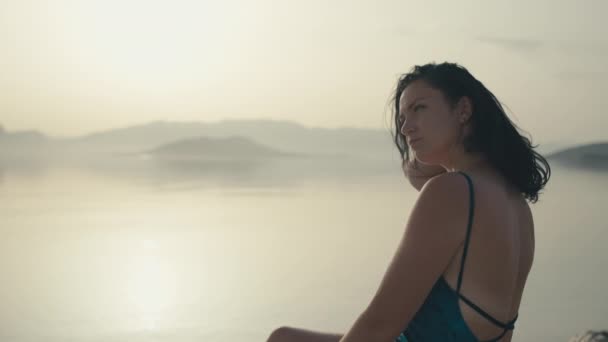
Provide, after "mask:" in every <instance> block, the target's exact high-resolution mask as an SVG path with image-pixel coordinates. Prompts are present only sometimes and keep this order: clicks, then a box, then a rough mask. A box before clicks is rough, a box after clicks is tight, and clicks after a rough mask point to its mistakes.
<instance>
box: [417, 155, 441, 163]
mask: <svg viewBox="0 0 608 342" xmlns="http://www.w3.org/2000/svg"><path fill="white" fill-rule="evenodd" d="M416 159H418V161H419V162H420V163H421V164H424V165H437V166H439V165H441V160H439V159H438V158H433V157H432V156H430V155H428V154H425V153H420V152H418V153H416Z"/></svg>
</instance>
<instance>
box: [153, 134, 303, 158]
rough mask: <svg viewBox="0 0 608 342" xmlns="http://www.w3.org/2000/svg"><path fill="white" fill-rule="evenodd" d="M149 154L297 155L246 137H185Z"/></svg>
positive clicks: (221, 156)
mask: <svg viewBox="0 0 608 342" xmlns="http://www.w3.org/2000/svg"><path fill="white" fill-rule="evenodd" d="M147 154H149V155H152V156H154V157H159V158H163V159H172V160H175V159H179V160H184V159H186V160H204V161H209V160H213V161H223V160H240V161H242V160H261V159H269V158H281V157H283V158H284V157H295V156H296V155H295V154H291V153H285V152H281V151H278V150H275V149H272V148H269V147H266V146H263V145H261V144H258V143H256V142H254V141H253V140H251V139H248V138H244V137H238V136H234V137H228V138H208V137H199V138H193V139H185V140H180V141H177V142H173V143H170V144H166V145H162V146H160V147H157V148H155V149H152V150H150V151H148V152H147Z"/></svg>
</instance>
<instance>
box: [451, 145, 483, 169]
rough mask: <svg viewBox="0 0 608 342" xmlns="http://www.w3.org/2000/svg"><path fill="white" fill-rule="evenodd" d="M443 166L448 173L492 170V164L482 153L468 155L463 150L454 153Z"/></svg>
mask: <svg viewBox="0 0 608 342" xmlns="http://www.w3.org/2000/svg"><path fill="white" fill-rule="evenodd" d="M441 166H443V167H444V168H445V169H446V170H447V171H448V172H456V171H463V172H478V171H489V170H491V169H492V167H491V165H490V163H489V162H488V161H487V159H486V158H485V157H484V156H483V155H482V154H481V153H467V152H465V151H464V149H462V148H461V149H460V150H459V151H457V152H454V153H452V154H451V155H450V158H448V160H447V161H446V162H445V163H442V164H441Z"/></svg>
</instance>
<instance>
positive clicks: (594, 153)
mask: <svg viewBox="0 0 608 342" xmlns="http://www.w3.org/2000/svg"><path fill="white" fill-rule="evenodd" d="M547 159H549V160H550V161H556V162H559V163H562V164H565V165H569V166H574V167H581V168H591V169H601V170H607V171H608V142H602V143H595V144H586V145H582V146H576V147H570V148H567V149H564V150H561V151H558V152H555V153H552V154H550V155H548V156H547Z"/></svg>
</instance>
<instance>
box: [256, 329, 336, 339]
mask: <svg viewBox="0 0 608 342" xmlns="http://www.w3.org/2000/svg"><path fill="white" fill-rule="evenodd" d="M342 336H343V335H342V334H331V333H321V332H318V331H312V330H305V329H298V328H290V327H280V328H278V329H276V330H275V331H273V332H272V334H270V336H269V337H268V340H266V342H338V341H340V339H341V338H342Z"/></svg>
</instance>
